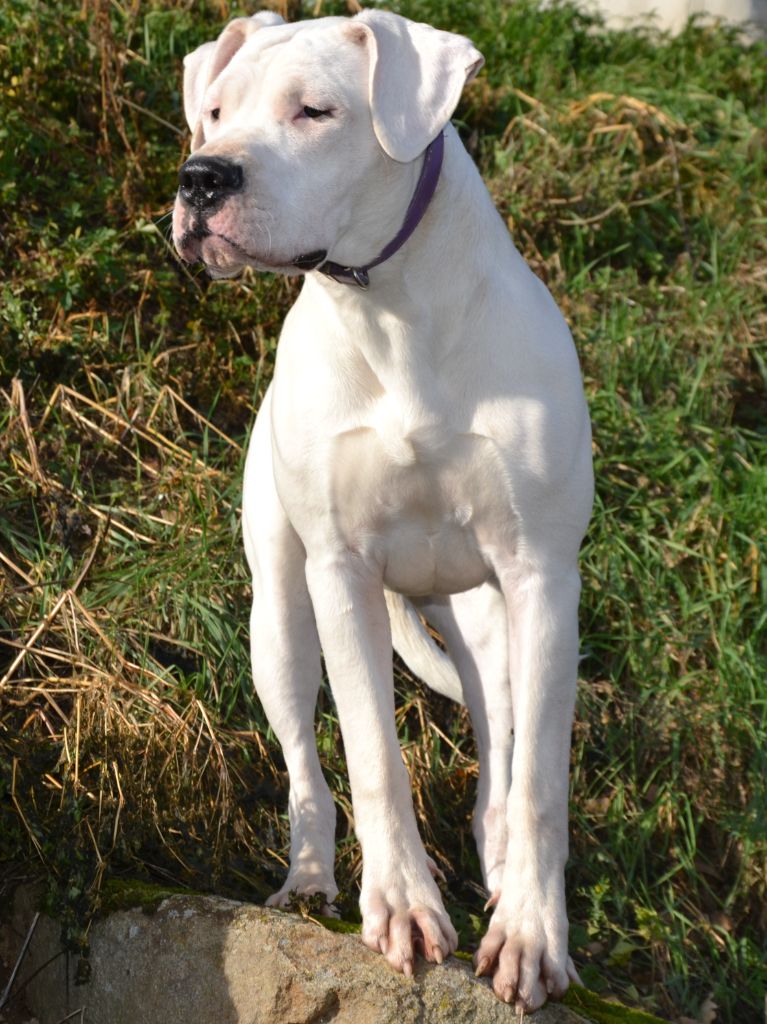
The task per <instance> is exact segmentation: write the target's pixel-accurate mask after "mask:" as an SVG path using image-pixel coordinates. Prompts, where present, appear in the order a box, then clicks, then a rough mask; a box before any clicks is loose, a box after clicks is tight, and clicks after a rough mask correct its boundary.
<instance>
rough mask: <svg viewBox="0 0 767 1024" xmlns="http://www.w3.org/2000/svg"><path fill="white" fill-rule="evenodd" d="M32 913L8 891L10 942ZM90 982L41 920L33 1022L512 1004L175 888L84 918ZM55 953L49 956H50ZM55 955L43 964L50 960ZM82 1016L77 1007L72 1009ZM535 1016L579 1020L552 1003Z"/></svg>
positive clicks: (278, 918)
mask: <svg viewBox="0 0 767 1024" xmlns="http://www.w3.org/2000/svg"><path fill="white" fill-rule="evenodd" d="M33 911H34V900H33V897H32V895H31V894H30V892H29V891H26V892H24V891H21V892H20V893H17V897H16V902H15V910H14V921H13V932H14V934H15V936H16V938H17V940H18V945H19V946H20V945H21V941H22V939H23V937H24V935H25V934H26V931H27V928H28V926H29V922H30V921H31V919H32V916H33ZM90 943H91V956H90V962H91V980H90V982H89V983H88V984H86V985H76V984H75V981H74V968H75V964H74V962H73V960H72V958H67V956H66V955H65V954H63V953H61V947H60V944H59V927H58V925H57V924H56V923H55V922H53V921H52V920H50V919H49V918H45V917H42V918H40V921H39V923H38V926H37V928H36V930H35V934H34V936H33V939H32V942H31V944H30V948H29V952H28V954H27V957H26V959H25V961H24V963H23V965H22V970H21V972H20V977H21V979H22V981H23V979H25V978H29V977H30V976H31V975H32V974H34V973H35V972H36V971H39V973H37V974H35V976H34V977H33V978H32V980H31V981H30V982H29V984H28V986H27V989H26V998H27V1003H28V1004H29V1007H30V1009H31V1010H32V1011H33V1012H34V1013H35V1014H36V1016H37V1017H38V1018H39V1020H40V1022H41V1024H58V1022H59V1021H61V1020H62V1019H64V1018H65V1017H67V1015H68V1014H74V1013H76V1012H77V1011H78V1010H80V1008H84V1010H85V1012H84V1015H83V1017H84V1019H85V1020H87V1022H88V1024H182V1022H183V1024H189V1022H190V1021H194V1022H195V1024H324V1022H330V1021H332V1022H333V1024H411V1022H412V1024H416V1022H418V1024H476V1022H479V1021H481V1022H482V1024H501V1022H503V1024H511V1022H516V1021H518V1019H519V1018H518V1015H517V1014H516V1013H515V1012H514V1010H513V1008H512V1007H510V1006H506V1005H504V1004H502V1003H500V1002H498V1000H497V999H496V998H495V996H494V995H493V993H492V991H491V989H490V986H489V983H488V982H487V981H485V980H484V979H483V980H477V979H475V978H474V975H473V973H472V971H471V967H470V965H469V964H467V963H464V962H461V961H460V960H456V959H455V958H450V960H449V961H448V962H447V963H446V964H443V965H442V966H439V967H438V966H435V965H429V964H425V963H424V962H423V961H421V962H420V963H419V964H418V967H417V970H416V976H415V978H413V979H412V980H408V979H406V978H404V977H403V976H402V975H399V974H395V973H394V972H393V971H392V970H391V969H390V968H389V967H388V965H387V964H386V963H385V961H384V960H383V958H382V957H380V956H378V955H377V954H375V953H372V952H371V951H370V950H368V949H366V948H365V947H364V946H363V945H362V942H361V940H360V938H359V936H357V935H350V934H339V933H337V932H334V931H328V930H327V929H326V928H324V927H322V926H321V925H319V924H315V923H313V922H311V921H307V920H304V919H302V918H300V917H297V916H295V915H292V914H285V913H281V912H280V911H276V910H268V909H266V908H263V907H256V906H251V905H248V904H243V903H235V902H233V901H231V900H225V899H220V898H217V897H211V896H196V895H195V896H192V895H189V896H188V895H179V896H171V897H169V898H167V899H164V900H162V902H160V903H159V905H158V906H156V908H151V909H150V908H148V907H144V908H143V909H142V908H133V909H126V910H119V911H116V912H113V913H111V914H109V915H108V916H106V917H103V918H101V919H99V920H97V921H95V922H94V923H93V926H92V928H91V932H90ZM57 954H58V955H57ZM52 957H53V958H54V959H53V961H52V962H50V963H48V965H47V966H44V965H45V964H46V962H47V961H49V960H51V958H52ZM73 1019H74V1020H76V1021H77V1020H80V1015H79V1014H78V1015H77V1016H75V1017H73ZM533 1019H534V1021H535V1024H582V1022H583V1020H584V1019H585V1018H583V1017H581V1016H579V1015H578V1014H577V1013H575V1012H573V1011H572V1010H570V1009H568V1008H567V1007H565V1006H563V1005H560V1004H551V1005H549V1006H546V1007H544V1009H542V1010H540V1011H539V1012H538V1013H536V1014H535V1015H534V1018H533Z"/></svg>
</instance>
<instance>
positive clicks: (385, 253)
mask: <svg viewBox="0 0 767 1024" xmlns="http://www.w3.org/2000/svg"><path fill="white" fill-rule="evenodd" d="M444 152H445V139H444V135H443V133H442V132H440V133H439V135H438V136H437V137H436V139H434V141H433V142H430V143H429V145H428V146H427V147H426V150H425V151H424V155H423V166H422V167H421V174H420V177H419V178H418V184H417V185H416V187H415V191H414V192H413V197H412V199H411V200H410V205H409V206H408V208H407V212H406V213H405V219H404V221H403V222H402V227H401V228H400V229H399V231H398V232H397V234H396V235H395V236H394V238H392V240H391V242H389V244H388V245H386V246H385V247H384V248H383V249H382V250H381V252H380V253H379V254H378V256H376V258H375V259H374V260H371V261H370V263H366V264H365V265H364V266H363V267H344V266H342V265H341V264H340V263H334V262H333V261H332V260H324V257H325V256H326V255H327V254H326V253H314V254H312V255H311V256H304V257H302V258H301V259H300V260H296V265H297V266H300V265H301V263H303V264H304V268H305V269H307V270H309V269H314V270H318V271H319V272H320V273H321V274H325V276H326V277H332V278H333V280H334V281H338V282H340V283H341V284H356V285H359V287H360V288H367V286H368V285H369V284H370V279H369V277H368V271H369V270H371V269H372V268H373V267H377V266H378V265H379V264H380V263H383V262H384V261H385V260H388V259H389V257H390V256H393V255H394V253H395V252H397V250H398V249H401V248H402V246H403V245H404V244H405V242H406V241H407V240H408V238H410V236H411V235H412V234H413V232H414V231H415V229H416V228H417V227H418V225H419V224H420V223H421V219H422V218H423V215H424V214H425V213H426V210H427V207H428V205H429V203H430V202H431V200H432V197H433V196H434V192H435V190H436V188H437V181H438V180H439V172H440V170H441V169H442V158H443V156H444ZM317 257H319V259H318V261H317V263H316V264H315V265H314V267H311V266H309V265H308V264H309V261H311V260H313V259H316V258H317ZM320 260H324V262H320Z"/></svg>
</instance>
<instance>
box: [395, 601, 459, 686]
mask: <svg viewBox="0 0 767 1024" xmlns="http://www.w3.org/2000/svg"><path fill="white" fill-rule="evenodd" d="M384 593H385V594H386V606H387V608H388V609H389V619H390V621H391V634H392V642H393V644H394V649H395V650H396V652H397V654H399V655H400V657H401V658H402V659H403V661H404V662H405V664H406V665H407V666H408V668H409V669H410V670H411V671H412V672H413V674H414V675H416V676H418V678H419V679H422V680H423V681H424V682H425V683H426V685H427V686H430V687H431V689H432V690H435V691H436V692H437V693H441V694H442V696H443V697H449V698H450V699H451V700H455V701H458V703H459V704H463V702H464V700H463V689H462V687H461V680H460V678H459V677H458V672H457V670H456V667H455V665H454V664H453V662H452V660H451V659H450V658H449V657H448V655H447V654H445V652H444V651H443V650H442V648H441V647H438V646H437V644H436V643H435V642H434V641H433V640H432V638H431V637H430V636H429V633H428V631H427V629H426V627H425V626H424V624H423V622H422V621H421V616H420V615H419V614H418V612H417V611H416V609H415V608H414V607H413V605H412V603H411V602H410V601H408V599H407V598H406V597H403V596H402V594H395V593H394V592H393V591H391V590H386V591H384Z"/></svg>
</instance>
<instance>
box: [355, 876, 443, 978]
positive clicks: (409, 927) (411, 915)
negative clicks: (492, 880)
mask: <svg viewBox="0 0 767 1024" xmlns="http://www.w3.org/2000/svg"><path fill="white" fill-rule="evenodd" d="M432 867H433V862H432V863H431V864H427V865H425V868H424V870H423V872H422V873H420V874H419V877H417V878H415V879H412V878H410V879H408V878H405V877H404V876H400V877H394V878H392V877H391V876H390V877H388V878H387V879H385V880H383V879H382V880H380V881H378V882H376V883H368V882H365V881H363V887H362V896H361V898H360V910H361V911H362V941H363V942H364V943H365V945H366V946H368V948H370V949H373V950H375V951H376V952H381V953H383V955H384V956H385V957H386V959H387V961H388V962H389V963H390V964H391V966H392V967H393V968H394V969H395V970H397V971H401V972H402V973H403V974H404V975H405V976H406V977H408V978H410V977H412V975H413V964H414V961H415V955H416V953H420V954H421V955H422V956H424V957H425V958H426V960H429V961H431V963H436V964H441V963H442V962H443V961H444V960H445V959H446V958H447V957H448V956H450V954H451V953H454V952H455V950H456V949H457V948H458V936H457V935H456V932H455V928H453V925H452V923H451V921H450V918H449V917H448V916H447V912H446V911H445V908H444V906H443V905H442V897H441V896H440V894H439V890H438V889H437V886H436V885H435V883H434V881H433V879H432V876H431V870H432Z"/></svg>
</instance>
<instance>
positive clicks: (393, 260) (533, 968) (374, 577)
mask: <svg viewBox="0 0 767 1024" xmlns="http://www.w3.org/2000/svg"><path fill="white" fill-rule="evenodd" d="M482 62H483V58H482V56H481V54H480V53H479V52H478V51H477V50H476V49H475V48H474V46H473V45H472V44H471V42H469V40H468V39H465V38H464V37H462V36H457V35H453V34H451V33H449V32H442V31H438V30H436V29H433V28H431V27H429V26H427V25H421V24H415V23H413V22H410V21H407V20H405V19H404V18H401V17H398V16H396V15H393V14H386V13H383V12H380V11H366V12H364V13H363V14H361V15H358V16H357V17H355V18H350V19H349V18H322V19H319V20H316V21H306V22H300V23H296V24H289V25H288V24H284V23H282V21H281V19H280V18H279V17H278V16H277V15H274V14H270V13H262V14H259V15H256V16H255V17H253V18H238V19H236V20H235V21H232V22H231V23H230V24H229V25H227V26H226V28H225V29H224V31H223V32H222V33H221V35H220V36H219V38H218V39H217V40H216V41H214V42H210V43H206V44H205V45H204V46H201V47H200V48H199V49H197V50H195V51H194V53H192V54H190V55H189V56H188V57H187V58H186V61H185V79H184V100H185V107H186V116H187V119H188V121H189V127H190V130H191V132H192V156H191V157H190V159H189V160H188V161H187V162H186V163H185V164H184V166H183V167H182V168H181V172H180V188H179V191H178V197H177V199H176V204H175V209H174V215H173V225H174V233H175V242H176V246H177V249H178V251H179V253H180V254H181V256H182V257H183V258H184V259H186V260H190V261H200V260H201V261H202V262H204V263H205V265H206V266H207V268H208V270H209V272H210V274H211V275H212V276H213V277H223V276H228V275H232V274H236V273H237V272H238V271H240V270H241V269H242V268H243V267H244V266H251V267H255V268H256V269H259V270H271V271H277V272H279V273H284V274H290V275H296V274H301V275H304V276H305V281H304V282H303V287H302V290H301V293H300V296H299V298H298V300H297V301H296V303H295V305H294V306H293V308H292V309H291V311H290V313H289V314H288V316H287V319H286V321H285V325H284V327H283V330H282V336H281V339H280V343H279V348H278V355H277V365H276V370H275V374H274V379H273V381H272V383H271V386H270V387H269V390H268V393H267V395H266V397H265V399H264V402H263V405H262V407H261V410H260V412H259V414H258V419H257V421H256V425H255V428H254V432H253V437H252V441H251V445H250V451H249V454H248V461H247V468H246V473H245V489H244V497H243V529H244V535H245V547H246V551H247V556H248V561H249V564H250V568H251V570H252V574H253V615H252V621H251V637H252V651H253V675H254V679H255V685H256V690H257V692H258V695H259V698H260V699H261V701H262V702H263V705H264V708H265V710H266V713H267V715H268V717H269V721H270V722H271V724H272V726H273V728H274V731H275V733H276V735H277V736H278V738H279V740H280V743H281V744H282V747H283V750H284V754H285V760H286V763H287V766H288V769H289V773H290V801H289V812H290V826H291V845H290V870H289V872H288V876H287V879H286V880H285V884H284V886H283V887H282V889H281V890H280V891H279V892H277V893H275V895H274V896H273V897H272V898H271V900H270V902H271V903H272V904H274V905H280V904H283V903H284V902H286V901H287V898H288V893H289V892H290V891H291V890H298V892H300V893H314V892H322V893H325V894H326V897H327V899H328V901H332V900H333V898H334V897H335V895H336V893H337V888H336V884H335V879H334V865H333V862H334V830H335V809H334V805H333V799H332V797H331V795H330V792H329V790H328V787H327V785H326V783H325V780H324V778H323V775H322V772H321V770H320V763H319V759H318V756H317V749H316V745H315V740H314V728H313V722H314V709H315V702H316V697H317V691H318V687H319V683H320V650H322V652H323V654H324V656H325V661H326V665H327V670H328V675H329V679H330V685H331V688H332V691H333V696H334V699H335V701H336V704H337V707H338V714H339V720H340V723H341V730H342V733H343V739H344V746H345V751H346V759H347V763H348V768H349V775H350V781H351V790H352V796H353V803H354V818H355V827H356V830H357V835H358V837H359V840H360V843H361V845H362V854H363V872H362V892H361V899H360V903H361V911H362V922H363V923H362V934H363V939H364V941H365V943H366V944H367V945H368V946H370V947H371V948H372V949H375V950H380V952H381V953H382V954H383V955H384V956H385V957H386V959H387V960H388V961H389V963H390V964H391V965H392V966H393V967H395V968H396V969H397V970H399V971H403V972H404V973H405V974H408V975H409V974H411V973H412V971H413V961H414V956H415V952H416V951H419V952H422V953H423V955H424V956H425V957H426V959H427V960H431V961H436V962H437V963H441V962H442V961H443V960H444V959H445V957H447V956H448V955H449V954H450V953H452V952H453V951H454V950H455V948H456V942H457V939H456V933H455V930H454V929H453V926H452V924H451V922H450V919H449V917H448V915H447V913H446V912H445V909H444V906H443V904H442V899H441V897H440V893H439V889H438V888H437V885H436V882H435V880H434V874H435V871H436V868H435V865H434V863H433V862H432V861H431V860H430V858H429V857H428V856H427V854H426V852H425V850H424V847H423V844H422V842H421V839H420V836H419V834H418V828H417V825H416V819H415V814H414V811H413V804H412V799H411V795H410V790H409V782H408V776H407V772H406V770H405V767H404V765H403V762H402V758H401V756H400V751H399V746H398V740H397V733H396V729H395V720H394V704H393V685H392V647H394V648H396V650H397V651H399V652H400V654H401V655H402V657H403V658H404V659H405V660H406V661H407V662H408V664H409V665H410V666H411V668H412V669H413V671H414V672H415V673H417V674H418V675H419V676H421V677H422V678H423V679H424V681H425V682H426V683H427V684H429V685H430V686H432V687H433V688H434V689H436V690H438V691H439V692H441V693H443V694H447V695H448V696H451V697H453V698H455V699H456V700H458V701H462V702H464V703H465V704H466V706H467V707H468V709H469V712H470V714H471V719H472V723H473V726H474V730H475V732H476V737H477V748H478V751H479V762H480V765H479V767H480V781H479V787H478V794H477V804H476V810H475V815H474V835H475V838H476V842H477V846H478V849H479V857H480V861H481V864H482V871H483V875H484V883H485V885H486V887H487V890H488V893H489V896H490V903H491V905H492V906H493V912H492V917H491V919H490V923H489V927H488V930H487V934H486V935H485V936H484V938H483V939H482V942H481V944H480V946H479V949H478V950H477V953H476V965H477V971H478V973H480V974H487V975H489V976H492V979H493V987H494V989H495V991H496V993H497V994H498V996H499V997H500V998H501V999H504V1000H506V1001H507V1002H513V1003H515V1004H516V1006H517V1007H518V1008H520V1009H521V1008H524V1009H527V1010H532V1009H535V1008H536V1007H538V1006H540V1005H541V1004H542V1003H543V1002H544V1001H545V999H546V998H547V995H553V996H555V997H558V996H561V995H562V994H563V993H564V992H565V990H566V989H567V986H568V983H569V979H570V978H573V977H575V971H574V968H573V965H572V962H571V960H570V959H569V957H568V953H567V916H566V911H565V893H564V867H565V861H566V859H567V794H568V784H567V774H568V760H569V745H570V729H571V723H572V715H573V706H574V700H575V689H576V671H577V662H578V627H577V608H578V595H579V589H580V581H579V576H578V569H577V556H578V549H579V545H580V542H581V539H582V537H583V534H584V531H585V529H586V525H587V522H588V518H589V513H590V508H591V500H592V471H591V438H590V428H589V419H588V414H587V410H586V405H585V402H584V397H583V391H582V386H581V381H580V372H579V368H578V362H577V358H576V354H575V351H574V347H573V343H572V339H571V337H570V333H569V331H568V329H567V326H566V324H565V322H564V320H563V318H562V316H561V315H560V313H559V311H558V310H557V308H556V306H555V304H554V302H553V300H552V298H551V296H550V295H549V293H548V291H547V290H546V288H545V287H544V285H543V284H542V283H541V282H540V281H539V280H538V278H536V277H535V276H534V275H533V274H532V273H531V271H530V270H529V269H528V267H527V265H526V264H525V263H524V261H523V260H522V258H521V256H520V255H519V253H518V252H517V251H516V249H515V248H514V245H513V243H512V241H511V239H510V237H509V235H508V232H507V230H506V227H505V225H504V224H503V222H502V220H501V218H500V217H499V216H498V214H497V212H496V211H495V209H494V207H493V204H492V202H491V200H490V197H489V195H488V193H487V191H486V189H485V187H484V185H483V184H482V181H481V179H480V176H479V174H478V172H477V169H476V168H475V166H474V164H473V163H472V161H471V159H470V158H469V156H468V154H467V153H466V151H465V150H464V148H463V145H462V144H461V141H460V139H459V137H458V135H457V133H456V131H455V130H454V128H453V127H452V126H451V124H450V120H449V119H450V117H451V115H452V113H453V111H454V109H455V107H456V104H457V103H458V100H459V97H460V95H461V90H462V89H463V87H464V85H465V83H466V82H467V81H468V80H470V79H471V78H472V77H473V76H474V75H476V74H477V72H478V71H479V69H480V67H481V66H482ZM424 621H427V622H429V623H431V624H433V625H434V626H435V627H436V628H437V629H438V630H439V631H440V633H441V634H442V636H443V637H444V639H445V643H446V647H447V654H445V653H444V652H443V651H442V650H441V649H440V648H438V647H437V646H435V645H434V643H433V642H432V640H431V638H430V635H429V633H428V632H427V630H426V628H425V626H424Z"/></svg>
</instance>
